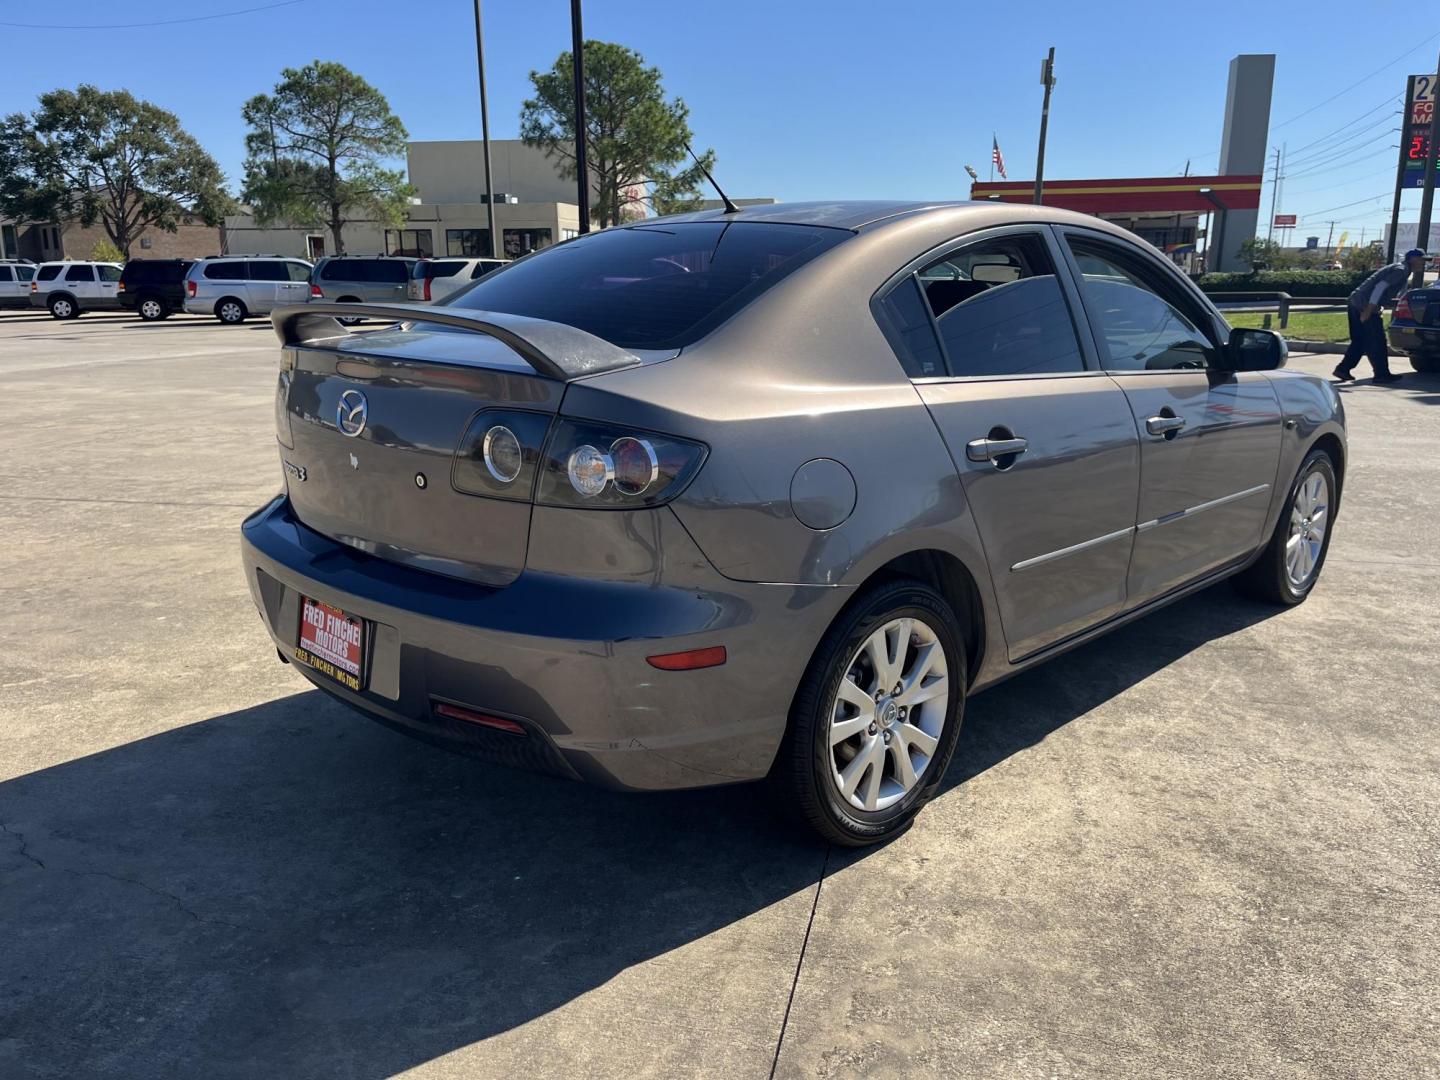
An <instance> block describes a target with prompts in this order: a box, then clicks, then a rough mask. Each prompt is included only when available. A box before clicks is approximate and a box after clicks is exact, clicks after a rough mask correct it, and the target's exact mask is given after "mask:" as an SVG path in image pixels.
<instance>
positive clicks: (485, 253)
mask: <svg viewBox="0 0 1440 1080" xmlns="http://www.w3.org/2000/svg"><path fill="white" fill-rule="evenodd" d="M445 254H446V255H451V256H456V257H458V258H462V259H488V258H489V257H490V230H489V229H446V230H445Z"/></svg>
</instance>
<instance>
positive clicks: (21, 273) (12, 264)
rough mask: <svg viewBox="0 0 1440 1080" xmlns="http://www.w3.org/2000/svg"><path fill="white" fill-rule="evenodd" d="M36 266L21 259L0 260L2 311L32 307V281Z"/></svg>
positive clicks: (0, 299) (0, 304)
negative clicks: (4, 309)
mask: <svg viewBox="0 0 1440 1080" xmlns="http://www.w3.org/2000/svg"><path fill="white" fill-rule="evenodd" d="M34 276H35V264H34V263H31V262H23V261H21V260H19V259H4V260H0V309H3V308H29V307H30V279H31V278H33V277H34Z"/></svg>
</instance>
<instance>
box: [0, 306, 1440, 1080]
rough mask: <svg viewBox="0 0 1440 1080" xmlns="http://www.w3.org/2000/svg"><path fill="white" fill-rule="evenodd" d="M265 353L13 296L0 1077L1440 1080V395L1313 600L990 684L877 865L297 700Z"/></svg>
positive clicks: (1360, 478)
mask: <svg viewBox="0 0 1440 1080" xmlns="http://www.w3.org/2000/svg"><path fill="white" fill-rule="evenodd" d="M275 359H276V342H275V338H274V335H273V333H272V332H271V330H270V327H269V324H268V322H265V321H260V320H255V321H252V322H249V323H246V324H244V325H242V326H239V327H226V326H221V325H219V324H218V323H217V322H215V321H214V320H211V319H191V318H186V317H176V318H171V319H169V320H167V321H164V322H159V323H142V322H140V321H139V320H137V319H135V318H134V317H132V316H129V315H123V316H122V315H106V314H90V315H87V316H85V317H84V318H82V319H80V320H78V321H75V322H69V323H57V322H54V321H52V320H51V319H50V318H49V317H48V316H45V315H43V314H42V315H32V314H28V313H14V314H10V313H7V314H0V407H3V412H4V417H5V422H4V424H3V425H0V537H3V541H4V542H3V544H0V582H3V589H0V823H3V834H0V927H3V934H4V941H5V945H4V948H3V951H0V1075H4V1076H7V1077H10V1076H47V1077H50V1076H53V1077H79V1076H97V1075H104V1076H117V1077H132V1076H133V1077H147V1078H153V1077H169V1076H208V1077H232V1076H235V1077H238V1076H247V1077H248V1076H262V1075H263V1076H279V1077H288V1076H346V1077H360V1078H370V1077H383V1076H390V1075H394V1074H397V1073H402V1072H406V1071H407V1070H414V1075H417V1076H426V1077H431V1076H457V1077H458V1076H579V1075H616V1076H633V1075H653V1076H663V1077H672V1076H686V1075H712V1076H735V1077H764V1076H767V1075H769V1074H770V1073H771V1072H772V1069H773V1071H774V1074H775V1075H777V1076H826V1077H828V1076H857V1075H867V1076H870V1075H878V1076H886V1075H889V1076H894V1075H919V1074H930V1075H947V1076H965V1077H1007V1078H1009V1077H1031V1076H1033V1077H1072V1076H1074V1077H1082V1076H1083V1077H1097V1076H1145V1077H1195V1076H1207V1077H1236V1078H1240V1077H1257V1076H1283V1077H1382V1076H1385V1077H1390V1076H1393V1077H1415V1076H1423V1075H1440V1040H1437V1039H1436V1037H1435V1031H1436V1024H1437V1021H1440V738H1437V732H1436V727H1437V719H1440V706H1437V704H1436V700H1437V696H1440V664H1437V657H1440V619H1437V617H1436V605H1437V602H1440V552H1437V549H1436V543H1435V531H1436V523H1437V521H1440V408H1437V406H1440V377H1435V376H1408V375H1407V379H1406V380H1405V381H1404V382H1403V383H1401V384H1400V385H1399V386H1397V387H1393V388H1386V387H1375V386H1372V385H1371V384H1370V383H1369V380H1368V376H1367V377H1366V378H1362V380H1361V381H1360V382H1359V383H1357V384H1355V385H1354V386H1352V387H1350V388H1347V389H1346V390H1345V391H1344V394H1345V402H1346V407H1347V409H1348V412H1349V422H1350V430H1351V459H1350V467H1349V470H1348V474H1347V476H1346V488H1345V494H1344V501H1343V505H1342V508H1341V511H1340V514H1339V519H1338V521H1337V524H1336V530H1337V531H1336V533H1335V539H1334V543H1333V545H1332V548H1331V551H1330V557H1329V563H1328V565H1327V567H1326V571H1325V575H1324V577H1323V579H1322V580H1321V582H1320V585H1319V586H1318V588H1317V590H1316V592H1315V594H1314V595H1313V597H1312V598H1311V599H1310V600H1309V601H1308V602H1307V603H1306V604H1304V605H1302V606H1301V607H1299V608H1297V609H1294V610H1291V611H1286V612H1277V611H1275V610H1274V609H1271V608H1268V607H1264V606H1260V605H1257V604H1254V603H1251V602H1248V601H1244V600H1241V599H1239V598H1238V597H1236V596H1235V595H1233V594H1232V593H1231V591H1230V590H1229V589H1228V588H1227V587H1224V586H1222V587H1219V588H1216V589H1212V590H1209V591H1208V592H1205V593H1201V594H1198V595H1196V596H1194V597H1192V598H1190V599H1188V600H1185V601H1183V602H1181V603H1179V604H1177V605H1174V606H1172V607H1171V608H1169V609H1167V610H1165V611H1163V612H1161V613H1159V614H1157V615H1154V616H1151V617H1149V618H1147V619H1145V620H1143V621H1141V622H1139V623H1136V624H1133V625H1131V626H1129V627H1127V628H1125V629H1123V630H1121V631H1119V632H1117V633H1115V634H1113V635H1111V636H1109V637H1107V638H1105V639H1103V640H1101V641H1099V642H1097V643H1095V644H1092V645H1089V646H1086V647H1084V648H1082V649H1080V650H1078V651H1075V652H1073V653H1071V654H1069V655H1067V656H1066V657H1064V658H1062V659H1060V660H1058V661H1056V662H1054V663H1052V664H1050V665H1048V666H1047V667H1045V668H1042V669H1039V670H1037V671H1035V672H1032V673H1030V674H1027V675H1024V676H1021V677H1019V678H1017V679H1015V680H1013V681H1011V682H1009V683H1006V684H1004V685H1002V686H1000V687H999V688H997V689H994V690H992V691H990V692H987V693H985V694H983V695H981V696H979V697H977V698H976V699H974V701H973V702H971V703H970V705H969V706H968V711H967V715H966V720H965V728H964V730H963V732H962V735H961V742H960V747H959V750H958V752H957V756H956V760H955V764H954V765H953V767H952V768H951V771H950V775H949V776H948V777H947V780H946V789H945V791H944V792H943V794H942V795H940V796H939V797H938V798H937V800H936V801H935V802H934V803H933V804H932V805H931V806H930V807H929V809H927V810H926V812H925V813H924V814H923V815H922V816H921V818H920V819H919V821H918V823H917V825H916V826H915V828H913V829H912V830H911V831H910V832H909V833H908V834H906V835H904V836H902V837H901V838H900V839H898V840H897V841H895V842H894V843H891V844H889V845H888V846H885V847H883V848H879V849H875V850H870V851H866V852H860V853H855V852H846V851H841V850H839V849H832V850H826V849H825V848H824V847H823V846H821V845H819V844H818V843H816V842H815V841H812V840H811V839H810V838H809V837H808V836H806V835H804V834H802V833H799V832H798V831H794V830H790V829H786V828H782V827H777V825H776V823H775V822H774V820H773V819H772V817H771V815H770V813H769V811H768V809H767V808H766V805H765V803H764V800H763V798H762V797H761V795H760V793H759V792H758V791H757V790H756V789H754V788H748V787H741V788H731V789H722V790H713V791H701V792H690V793H684V794H675V795H663V796H656V795H651V796H624V795H618V794H611V793H607V792H603V791H598V790H594V789H590V788H587V787H582V786H580V785H577V784H571V783H567V782H565V781H562V780H555V779H550V778H546V777H539V776H531V775H527V774H523V773H513V772H509V771H506V770H504V769H500V768H497V767H491V766H486V765H481V764H477V763H474V762H471V761H468V760H463V759H460V758H457V757H452V756H449V755H447V754H445V753H443V752H440V751H438V750H434V749H432V748H430V747H428V746H425V745H422V744H419V743H416V742H412V741H409V740H407V739H405V738H403V737H402V736H399V735H396V734H393V733H391V732H390V731H388V730H385V729H383V728H381V727H379V726H378V725H375V724H372V723H370V722H368V721H366V720H364V719H363V718H361V717H359V716H357V715H354V714H352V713H350V712H349V711H347V710H345V709H344V708H342V707H340V706H338V705H336V704H335V703H333V702H331V701H330V700H329V699H327V698H325V697H323V696H322V695H321V694H320V693H319V692H316V691H313V690H311V689H309V686H308V684H307V683H306V682H305V681H304V680H303V679H302V678H301V677H300V676H299V675H298V674H296V673H295V672H294V671H293V670H292V669H290V668H288V667H286V666H284V665H282V664H281V663H279V662H278V660H277V658H276V655H275V651H274V649H273V648H272V647H271V645H270V643H269V640H268V638H267V636H266V635H265V633H264V631H263V630H262V628H261V624H260V620H259V618H258V617H257V616H256V613H255V611H254V609H253V607H252V604H251V601H250V598H249V594H248V592H247V590H246V588H245V583H244V581H243V579H242V575H241V571H240V566H239V559H238V534H237V526H238V524H239V522H240V519H241V518H242V517H243V516H244V515H245V514H246V513H248V512H249V511H250V510H251V509H253V508H254V507H256V506H258V505H259V504H260V503H261V502H263V501H264V500H266V499H267V498H268V497H269V496H270V495H272V494H273V493H274V492H275V491H276V490H277V489H278V487H279V486H280V467H279V462H278V459H277V455H276V453H275V448H274V443H273V441H272V424H273V397H272V391H273V371H274V367H275ZM1334 363H1335V358H1334V357H1326V356H1300V355H1297V356H1294V357H1292V361H1291V366H1292V367H1294V368H1298V369H1302V370H1307V371H1313V372H1317V373H1320V372H1328V371H1329V370H1330V368H1332V367H1333V366H1334ZM1365 370H1366V371H1367V372H1368V368H1366V369H1365ZM1396 370H1400V371H1407V372H1408V366H1407V365H1406V364H1405V363H1404V361H1403V360H1402V361H1399V362H1398V363H1397V364H1396ZM407 1075H408V1073H407Z"/></svg>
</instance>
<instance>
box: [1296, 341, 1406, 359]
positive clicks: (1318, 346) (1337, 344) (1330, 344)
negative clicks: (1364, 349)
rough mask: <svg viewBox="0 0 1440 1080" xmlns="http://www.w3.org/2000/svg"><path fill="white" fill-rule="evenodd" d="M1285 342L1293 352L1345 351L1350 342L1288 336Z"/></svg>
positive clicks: (1392, 352) (1392, 351)
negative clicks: (1310, 339) (1307, 339)
mask: <svg viewBox="0 0 1440 1080" xmlns="http://www.w3.org/2000/svg"><path fill="white" fill-rule="evenodd" d="M1285 344H1286V345H1288V346H1289V347H1290V351H1291V352H1314V353H1343V352H1344V351H1345V346H1346V345H1348V344H1349V342H1346V341H1301V340H1299V339H1298V338H1286V339H1285ZM1386 351H1387V352H1388V353H1389V354H1390V355H1391V356H1405V355H1406V354H1405V353H1403V352H1401V351H1400V350H1399V349H1389V348H1387V349H1386Z"/></svg>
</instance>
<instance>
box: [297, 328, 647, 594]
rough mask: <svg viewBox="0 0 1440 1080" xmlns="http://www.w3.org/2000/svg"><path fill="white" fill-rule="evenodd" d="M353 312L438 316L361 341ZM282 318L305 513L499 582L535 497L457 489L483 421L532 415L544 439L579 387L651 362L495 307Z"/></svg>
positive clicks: (318, 524)
mask: <svg viewBox="0 0 1440 1080" xmlns="http://www.w3.org/2000/svg"><path fill="white" fill-rule="evenodd" d="M342 313H343V314H345V315H356V316H361V317H365V316H369V317H372V318H389V319H405V320H409V319H420V318H424V319H426V320H427V321H426V322H408V321H407V322H402V323H401V324H400V325H398V326H395V327H393V328H390V329H382V330H377V331H370V332H360V333H351V332H349V331H347V330H346V329H345V328H344V327H342V326H341V325H340V324H339V323H338V322H336V321H335V318H334V317H333V316H335V315H339V314H342ZM272 322H273V323H274V325H275V329H276V332H277V333H278V334H279V335H280V339H281V341H282V343H283V344H284V349H283V356H282V361H281V369H282V370H281V375H280V383H279V387H278V390H277V395H278V396H277V400H276V428H277V434H278V437H279V440H280V444H281V446H280V454H281V458H282V460H283V463H284V473H285V482H286V486H287V490H288V494H289V498H290V502H291V504H292V506H293V507H294V509H295V514H296V516H297V517H298V518H299V519H300V520H301V521H302V522H304V523H305V524H306V525H307V526H308V527H310V528H312V529H314V530H315V531H317V532H319V533H322V534H324V535H325V536H328V537H331V538H332V539H334V540H338V541H340V542H342V543H345V544H349V545H351V546H352V547H355V548H358V549H360V550H362V551H366V552H369V553H371V554H373V555H377V556H380V557H382V558H387V559H391V560H393V561H396V562H403V563H407V564H409V565H413V566H418V567H421V568H424V569H428V570H433V571H435V572H437V573H442V574H447V575H450V576H453V577H460V578H465V579H467V580H471V581H476V582H480V583H482V584H486V585H493V586H503V585H506V584H509V583H510V582H511V581H513V580H514V579H515V578H516V577H518V576H519V574H520V572H521V571H522V570H523V569H524V566H525V553H526V548H527V546H528V541H529V531H530V508H531V502H530V494H531V493H530V492H529V491H523V492H522V491H516V493H515V496H514V497H513V498H499V497H493V496H487V495H477V494H471V493H469V492H468V491H461V490H459V489H457V488H456V487H455V486H453V485H452V482H451V477H452V468H453V465H454V461H455V457H456V454H457V452H458V451H459V450H460V448H461V444H462V440H464V439H465V436H466V433H467V431H468V430H469V429H470V426H471V422H472V421H473V420H475V419H476V417H477V415H478V414H479V413H481V412H483V411H485V410H490V409H513V410H523V411H524V412H526V413H528V414H530V415H531V420H529V421H527V422H526V423H525V424H523V425H516V426H517V428H518V427H524V428H525V429H526V430H527V431H529V432H530V438H531V439H532V440H535V441H538V440H540V439H543V435H544V432H545V430H546V428H547V427H548V420H549V417H550V416H553V415H554V414H555V413H556V412H557V411H558V410H559V408H560V401H561V398H562V397H563V396H564V392H565V386H566V383H567V382H568V381H570V380H571V379H574V378H578V377H580V376H581V375H589V374H596V373H599V372H603V371H610V370H616V369H618V368H622V367H628V366H632V365H635V364H639V363H642V359H641V357H640V356H637V355H635V354H634V353H630V352H626V351H624V350H621V349H617V348H616V347H615V346H613V345H611V344H609V343H608V342H605V341H602V340H601V339H599V338H596V337H593V336H591V335H589V334H586V333H585V332H584V331H581V330H576V329H574V328H573V327H569V326H564V325H561V324H558V323H550V322H544V321H542V320H537V319H525V318H520V317H516V316H507V315H503V314H498V313H494V312H463V313H457V312H452V311H449V310H447V309H444V308H418V309H417V308H414V307H411V306H409V305H395V304H388V305H386V304H332V303H321V304H314V303H312V304H308V305H303V306H296V307H289V308H282V309H280V310H278V311H277V312H275V314H274V316H273V318H272ZM457 330H458V331H470V332H468V333H467V332H458V333H457V332H456V331H457ZM651 359H653V358H651ZM522 419H523V418H522ZM537 419H538V423H537V422H536V420H537ZM466 445H467V452H468V446H469V443H468V442H467V443H466ZM534 449H535V450H537V451H538V449H539V447H538V445H537V446H535V447H534Z"/></svg>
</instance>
